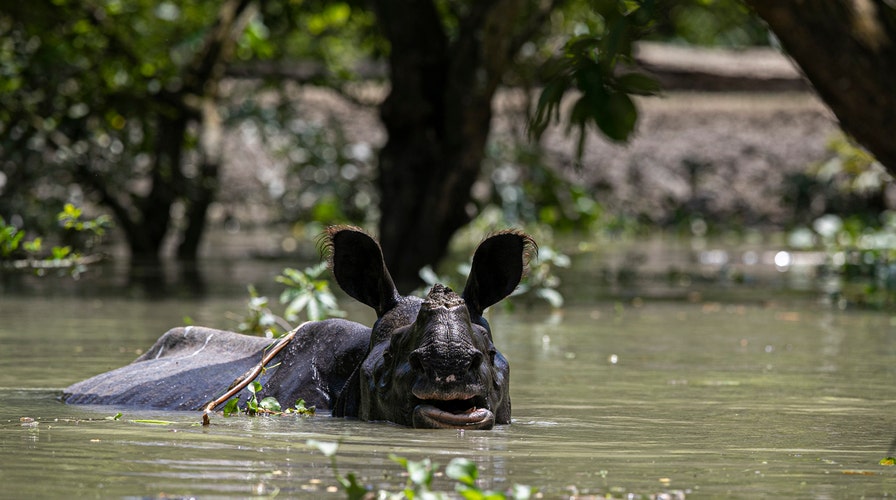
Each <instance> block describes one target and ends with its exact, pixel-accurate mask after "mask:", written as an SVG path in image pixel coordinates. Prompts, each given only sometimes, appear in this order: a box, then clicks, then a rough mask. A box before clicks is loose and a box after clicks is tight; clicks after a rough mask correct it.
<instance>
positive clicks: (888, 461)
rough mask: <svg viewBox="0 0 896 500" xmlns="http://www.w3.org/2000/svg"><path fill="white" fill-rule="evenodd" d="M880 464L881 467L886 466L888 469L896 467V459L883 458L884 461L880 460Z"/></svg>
mask: <svg viewBox="0 0 896 500" xmlns="http://www.w3.org/2000/svg"><path fill="white" fill-rule="evenodd" d="M878 463H879V464H880V465H885V466H888V467H892V466H894V465H896V457H886V458H882V459H880V462H878Z"/></svg>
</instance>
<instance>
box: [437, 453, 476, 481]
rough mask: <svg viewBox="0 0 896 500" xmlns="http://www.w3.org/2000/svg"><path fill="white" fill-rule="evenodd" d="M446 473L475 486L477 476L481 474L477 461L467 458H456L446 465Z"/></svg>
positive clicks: (452, 477)
mask: <svg viewBox="0 0 896 500" xmlns="http://www.w3.org/2000/svg"><path fill="white" fill-rule="evenodd" d="M445 475H446V476H448V477H450V478H451V479H454V480H456V481H460V482H461V483H463V484H465V485H467V486H474V485H475V484H476V478H477V477H478V476H479V470H478V469H477V467H476V462H473V461H472V460H469V459H466V458H455V459H452V460H451V462H449V463H448V466H447V467H445Z"/></svg>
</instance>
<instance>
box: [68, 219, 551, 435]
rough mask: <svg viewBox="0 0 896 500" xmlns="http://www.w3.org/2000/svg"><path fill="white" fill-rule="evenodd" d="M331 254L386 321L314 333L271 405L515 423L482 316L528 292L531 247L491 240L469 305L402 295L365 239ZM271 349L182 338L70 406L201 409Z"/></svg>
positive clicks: (333, 239)
mask: <svg viewBox="0 0 896 500" xmlns="http://www.w3.org/2000/svg"><path fill="white" fill-rule="evenodd" d="M325 245H326V248H327V249H328V250H329V254H330V266H331V269H332V271H333V275H334V277H335V278H336V281H337V283H338V284H339V286H340V287H341V288H342V289H343V290H344V291H345V292H346V293H347V294H348V295H350V296H351V297H354V298H355V299H357V300H359V301H360V302H362V303H364V304H367V305H368V306H370V307H372V308H373V309H374V310H375V311H376V314H377V320H376V322H375V323H374V325H373V327H372V328H368V327H366V326H364V325H361V324H359V323H355V322H351V321H346V320H341V319H333V320H325V321H319V322H312V323H307V324H305V325H303V326H302V327H301V328H300V329H299V332H298V333H297V335H296V337H295V338H294V339H293V341H292V342H291V343H290V345H289V346H288V347H287V348H286V349H284V350H283V351H282V352H280V353H279V354H278V355H277V357H276V358H275V359H274V360H273V361H272V363H271V366H273V365H276V368H270V369H268V370H267V371H266V373H265V375H264V376H263V377H262V380H261V382H262V384H263V386H264V391H263V393H262V394H261V396H262V397H267V396H273V397H275V398H277V400H278V401H280V402H281V404H284V405H291V404H292V403H293V402H295V401H296V400H298V399H304V400H305V401H306V403H307V404H309V405H314V406H316V407H317V408H318V409H320V410H331V411H332V413H333V415H334V416H340V417H357V418H361V419H363V420H373V421H378V420H382V421H390V422H394V423H396V424H401V425H405V426H409V427H416V428H461V429H490V428H492V427H493V426H494V425H495V424H509V423H510V394H509V382H510V366H509V364H508V362H507V360H506V359H505V358H504V356H502V355H501V353H500V352H498V350H497V349H496V348H495V346H494V344H493V341H492V333H491V329H490V327H489V325H488V322H487V321H486V320H485V318H483V316H482V314H483V311H484V310H485V309H486V308H487V307H489V306H491V305H493V304H495V303H497V302H498V301H500V300H502V299H503V298H505V297H506V296H507V295H509V294H510V293H511V292H513V290H514V289H515V288H516V286H517V285H518V284H519V281H520V279H521V278H522V276H523V274H524V272H525V267H526V263H527V261H528V259H529V258H530V256H531V255H533V254H534V252H535V251H536V250H537V249H536V247H535V243H534V241H533V240H532V239H531V238H530V237H528V236H527V235H525V234H523V233H520V232H516V231H505V232H500V233H496V234H494V235H492V236H490V237H488V238H486V239H485V240H483V242H482V243H481V244H480V245H479V247H478V248H477V250H476V252H475V254H474V256H473V264H472V268H471V271H470V275H469V276H468V278H467V283H466V285H465V286H464V290H463V292H462V293H461V294H457V293H455V292H454V291H452V290H451V289H450V288H447V287H445V286H443V285H438V284H437V285H435V286H433V288H432V289H431V290H430V291H429V293H428V294H427V296H426V297H425V298H423V299H421V298H419V297H413V296H402V295H400V294H399V293H398V291H397V290H396V288H395V286H394V284H393V281H392V278H391V276H389V272H388V270H387V269H386V267H385V264H384V261H383V255H382V251H381V250H380V246H379V244H378V243H377V242H376V241H375V240H374V239H373V238H371V237H370V236H369V235H367V234H366V233H364V232H363V231H361V230H359V229H357V228H352V227H345V226H338V227H333V228H330V229H329V230H328V231H327V235H326V240H325ZM270 343H271V341H270V340H267V339H261V338H257V337H249V336H245V335H240V334H236V333H232V332H225V331H220V330H212V329H208V328H202V327H184V328H175V329H173V330H171V331H169V332H168V333H166V334H165V335H163V336H162V337H161V338H160V339H159V340H158V341H157V342H156V343H155V345H154V346H153V347H152V348H151V349H150V350H149V351H147V353H146V354H144V355H142V356H141V357H140V358H138V359H137V360H135V361H134V362H133V363H131V364H129V365H127V366H124V367H122V368H119V369H117V370H113V371H110V372H107V373H103V374H100V375H97V376H95V377H92V378H90V379H87V380H84V381H82V382H78V383H76V384H73V385H72V386H70V387H68V388H66V389H65V390H64V391H63V395H62V399H63V400H64V401H65V402H67V403H78V404H104V405H117V406H141V407H151V408H160V409H172V410H193V409H199V408H201V407H203V406H204V405H205V404H206V403H208V402H209V401H211V400H213V399H215V398H216V397H217V396H219V395H220V394H222V393H224V391H225V390H226V389H227V388H228V387H229V386H230V385H231V383H232V382H233V381H234V380H235V379H236V378H237V377H239V376H241V375H242V374H243V373H245V372H246V371H248V370H249V369H251V368H252V367H253V366H254V365H257V364H258V362H259V361H260V360H261V358H262V356H263V355H264V350H265V349H266V348H267V347H268V346H269V345H270ZM243 392H244V393H245V391H243ZM243 398H244V399H245V395H244V396H243Z"/></svg>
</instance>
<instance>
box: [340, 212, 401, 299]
mask: <svg viewBox="0 0 896 500" xmlns="http://www.w3.org/2000/svg"><path fill="white" fill-rule="evenodd" d="M324 246H325V248H326V250H327V251H329V254H330V256H329V262H330V269H332V271H333V276H335V277H336V283H338V284H339V287H340V288H342V289H343V290H344V291H345V293H347V294H349V295H350V296H352V297H354V298H355V299H357V300H358V301H360V302H362V303H364V304H367V305H368V306H370V307H372V308H373V309H374V310H375V311H376V314H377V316H382V315H383V314H385V313H386V312H387V311H389V310H390V309H392V308H393V307H395V304H396V303H397V301H398V299H399V297H400V296H399V294H398V290H397V289H396V288H395V283H393V282H392V276H390V275H389V270H388V269H386V263H385V261H384V260H383V251H382V249H380V245H379V243H377V242H376V240H374V239H373V238H372V237H371V236H370V235H368V234H367V233H365V232H364V231H363V230H361V229H359V228H356V227H350V226H333V227H330V228H328V229H327V232H326V234H325V236H324Z"/></svg>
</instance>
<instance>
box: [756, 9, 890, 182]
mask: <svg viewBox="0 0 896 500" xmlns="http://www.w3.org/2000/svg"><path fill="white" fill-rule="evenodd" d="M747 3H748V4H750V5H751V6H752V7H753V8H754V9H755V10H756V12H757V13H758V14H759V15H760V16H761V17H762V18H763V19H765V21H766V22H767V23H768V24H769V26H770V27H771V29H772V31H774V33H775V35H776V36H777V37H778V39H779V40H780V41H781V44H782V45H783V46H784V48H785V49H786V50H787V52H788V53H789V54H790V56H791V57H793V59H794V60H795V61H796V63H797V64H798V65H799V66H800V68H802V70H803V72H804V73H805V75H806V78H808V80H809V81H810V82H811V83H812V85H813V86H814V87H815V90H816V91H817V92H818V94H819V96H820V97H821V98H822V99H823V100H824V101H825V103H827V105H828V106H829V107H830V108H831V111H833V112H834V114H835V115H836V116H837V118H838V119H839V120H840V124H841V126H842V127H843V129H844V130H846V131H847V132H848V133H849V134H851V135H852V136H853V137H854V138H855V139H856V140H857V141H858V142H859V143H860V144H862V145H863V146H865V147H866V148H867V149H868V151H870V152H871V153H872V154H874V155H875V156H876V157H877V159H878V160H879V161H880V162H881V163H882V164H883V165H884V166H885V167H886V168H887V169H888V170H889V171H890V173H892V174H894V175H896V140H894V137H896V136H894V131H896V113H894V110H896V86H894V85H896V84H894V82H896V8H893V7H891V6H890V3H889V2H884V1H880V0H836V1H825V2H816V1H801V2H800V1H797V2H781V1H778V0H747Z"/></svg>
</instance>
